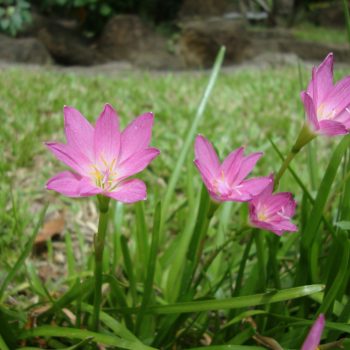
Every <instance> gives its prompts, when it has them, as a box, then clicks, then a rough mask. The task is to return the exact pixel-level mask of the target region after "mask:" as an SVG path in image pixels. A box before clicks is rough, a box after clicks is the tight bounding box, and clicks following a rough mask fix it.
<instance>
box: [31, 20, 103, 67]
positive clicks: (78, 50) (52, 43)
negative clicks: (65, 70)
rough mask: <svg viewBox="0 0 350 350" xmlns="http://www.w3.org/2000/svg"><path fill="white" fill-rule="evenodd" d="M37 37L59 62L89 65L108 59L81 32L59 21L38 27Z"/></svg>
mask: <svg viewBox="0 0 350 350" xmlns="http://www.w3.org/2000/svg"><path fill="white" fill-rule="evenodd" d="M37 37H38V39H39V40H40V41H41V42H42V43H43V44H44V45H45V47H46V48H47V50H48V51H49V52H50V54H51V55H52V57H53V58H54V59H55V61H56V62H57V63H59V64H63V65H82V66H89V65H94V64H97V63H103V62H105V61H106V60H105V59H104V57H103V56H102V55H101V54H100V53H99V52H98V51H97V50H96V49H95V48H93V47H92V46H91V45H89V43H88V42H87V41H86V40H84V38H82V37H81V35H80V34H79V32H76V31H75V30H74V29H70V28H66V27H64V26H62V25H60V24H59V23H56V22H50V23H48V25H46V26H44V27H43V28H40V29H38V33H37Z"/></svg>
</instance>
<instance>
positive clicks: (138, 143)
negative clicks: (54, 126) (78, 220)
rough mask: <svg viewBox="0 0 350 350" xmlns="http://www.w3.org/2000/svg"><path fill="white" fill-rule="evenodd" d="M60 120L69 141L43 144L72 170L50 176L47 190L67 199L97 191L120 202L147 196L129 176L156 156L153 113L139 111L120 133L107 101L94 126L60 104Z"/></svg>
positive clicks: (135, 200) (132, 200) (143, 185)
mask: <svg viewBox="0 0 350 350" xmlns="http://www.w3.org/2000/svg"><path fill="white" fill-rule="evenodd" d="M64 124H65V133H66V139H67V143H66V144H62V143H58V142H47V143H46V146H47V147H48V148H49V149H50V151H51V152H52V153H53V154H54V155H55V156H56V157H57V159H59V160H60V161H62V162H63V163H65V164H66V165H68V166H69V167H70V168H72V169H73V171H74V172H70V171H63V172H61V173H59V174H57V175H56V176H54V177H52V178H51V179H50V180H49V181H48V182H47V184H46V187H47V189H49V190H54V191H56V192H59V193H61V194H63V195H65V196H68V197H86V196H94V195H97V194H101V195H104V196H107V197H111V198H113V199H116V200H118V201H121V202H124V203H133V202H137V201H140V200H145V199H146V196H147V193H146V186H145V184H144V182H142V181H141V180H138V179H128V178H129V177H130V176H133V175H135V174H137V173H139V172H140V171H142V170H143V169H145V168H146V167H147V165H148V164H149V163H150V162H151V161H152V160H153V159H154V158H155V157H156V156H158V154H159V150H158V149H156V148H152V147H149V143H150V140H151V134H152V126H153V114H152V113H146V114H143V115H141V116H140V117H138V118H136V119H135V120H134V121H133V122H131V123H130V124H129V125H128V126H127V127H126V128H125V130H124V131H123V132H120V130H119V118H118V116H117V114H116V112H115V111H114V109H113V108H112V106H111V105H109V104H106V105H105V107H104V109H103V111H102V113H101V115H100V116H99V118H98V119H97V122H96V125H95V127H93V126H92V125H91V124H90V123H89V122H88V121H87V120H86V119H85V118H84V117H83V116H82V115H81V113H80V112H79V111H78V110H76V109H74V108H72V107H64Z"/></svg>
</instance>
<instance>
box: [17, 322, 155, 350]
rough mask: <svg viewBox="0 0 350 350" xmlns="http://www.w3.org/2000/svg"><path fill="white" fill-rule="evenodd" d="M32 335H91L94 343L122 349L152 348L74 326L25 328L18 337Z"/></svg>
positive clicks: (73, 336)
mask: <svg viewBox="0 0 350 350" xmlns="http://www.w3.org/2000/svg"><path fill="white" fill-rule="evenodd" d="M34 337H62V338H67V339H81V340H85V339H86V338H89V337H91V338H92V340H93V341H94V342H95V343H98V344H104V345H111V346H116V347H119V348H122V349H129V350H151V349H154V348H151V347H149V346H146V345H143V344H140V343H138V342H134V341H131V340H126V339H121V338H119V337H116V336H111V335H108V334H102V333H96V332H91V331H87V330H84V329H75V328H63V327H54V326H42V327H37V328H34V329H29V330H25V331H23V332H22V333H21V334H20V335H19V338H20V339H29V338H34Z"/></svg>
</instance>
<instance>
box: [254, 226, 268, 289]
mask: <svg viewBox="0 0 350 350" xmlns="http://www.w3.org/2000/svg"><path fill="white" fill-rule="evenodd" d="M252 235H253V236H254V239H255V244H256V255H257V258H258V270H259V281H258V283H257V285H258V288H257V291H258V292H260V291H265V290H266V259H265V240H264V238H265V236H264V232H263V231H260V230H253V233H252Z"/></svg>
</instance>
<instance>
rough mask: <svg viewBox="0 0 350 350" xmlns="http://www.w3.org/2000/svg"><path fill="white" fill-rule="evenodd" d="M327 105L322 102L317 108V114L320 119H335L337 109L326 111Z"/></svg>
mask: <svg viewBox="0 0 350 350" xmlns="http://www.w3.org/2000/svg"><path fill="white" fill-rule="evenodd" d="M325 109H326V106H325V105H324V103H321V104H320V105H319V106H318V108H317V116H318V118H319V119H333V118H334V117H335V115H336V109H332V110H331V111H330V112H326V111H325Z"/></svg>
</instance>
